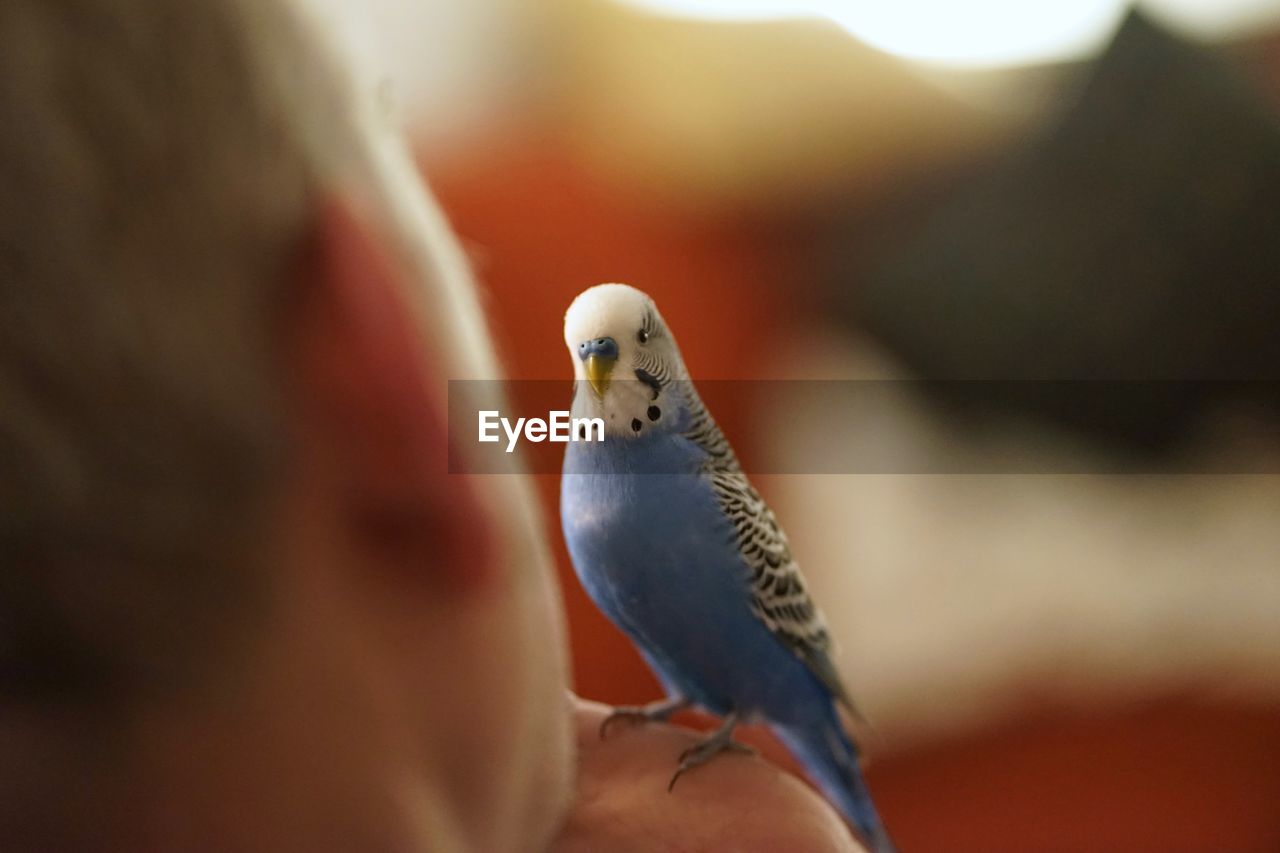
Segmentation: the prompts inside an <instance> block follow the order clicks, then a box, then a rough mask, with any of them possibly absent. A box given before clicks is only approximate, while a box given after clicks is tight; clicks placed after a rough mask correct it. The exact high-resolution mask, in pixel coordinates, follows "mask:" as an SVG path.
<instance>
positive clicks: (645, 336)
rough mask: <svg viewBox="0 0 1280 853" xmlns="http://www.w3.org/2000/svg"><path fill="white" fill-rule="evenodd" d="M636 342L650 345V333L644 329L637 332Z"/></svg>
mask: <svg viewBox="0 0 1280 853" xmlns="http://www.w3.org/2000/svg"><path fill="white" fill-rule="evenodd" d="M636 340H637V341H639V342H640V343H642V344H643V343H648V341H649V333H648V332H646V331H645V330H644V329H641V330H640V331H638V332H636Z"/></svg>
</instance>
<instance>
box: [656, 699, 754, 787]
mask: <svg viewBox="0 0 1280 853" xmlns="http://www.w3.org/2000/svg"><path fill="white" fill-rule="evenodd" d="M737 725H738V715H737V714H736V713H735V714H730V715H729V716H727V717H725V718H724V722H723V723H722V724H721V725H720V728H718V729H716V730H715V731H714V732H712V733H711V734H710V735H708V736H707V737H705V738H703V739H702V740H700V741H698V742H697V743H695V744H694V745H693V746H691V747H689V748H688V749H686V750H685V751H684V752H682V753H680V767H679V768H677V769H676V772H675V775H674V776H672V777H671V782H670V783H668V784H667V793H670V792H671V789H672V788H674V787H675V786H676V780H677V779H679V778H680V777H681V776H682V775H684V774H685V773H686V772H688V771H690V770H692V769H693V768H695V767H698V766H700V765H703V764H706V763H707V762H708V761H710V760H711V759H713V758H715V757H716V756H717V755H719V754H720V753H722V752H737V753H741V754H743V755H755V754H756V751H755V750H754V749H752V748H751V747H749V746H747V745H746V744H745V743H738V742H737V741H736V740H734V739H733V729H734V727H735V726H737Z"/></svg>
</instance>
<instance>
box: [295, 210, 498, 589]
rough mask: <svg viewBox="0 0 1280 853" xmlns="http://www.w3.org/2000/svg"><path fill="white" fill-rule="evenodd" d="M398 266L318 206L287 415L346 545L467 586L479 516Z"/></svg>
mask: <svg viewBox="0 0 1280 853" xmlns="http://www.w3.org/2000/svg"><path fill="white" fill-rule="evenodd" d="M401 275H402V273H401V270H400V267H399V265H398V264H397V263H396V259H395V257H394V255H392V254H391V253H390V252H389V251H388V250H387V248H386V244H385V242H384V241H380V240H379V239H377V235H376V232H375V231H373V230H372V229H371V228H370V227H369V225H368V224H366V222H364V221H363V220H361V218H360V217H359V216H358V215H357V214H356V212H355V210H354V209H353V208H352V207H351V206H350V205H349V204H348V203H346V202H344V201H342V200H341V199H332V198H331V199H327V200H325V201H324V202H322V203H321V204H320V205H318V207H317V209H316V213H315V218H314V221H313V225H312V233H311V234H310V239H309V240H308V241H307V248H306V250H305V252H304V255H303V258H302V262H301V264H300V265H299V268H298V273H297V276H298V280H297V282H296V286H297V290H298V298H297V299H296V300H295V301H293V303H292V309H291V311H290V314H291V316H288V317H286V318H284V322H285V325H286V327H287V328H289V330H290V332H289V335H288V337H289V340H290V341H291V344H292V346H291V347H290V350H291V353H290V362H291V367H292V371H291V372H292V373H293V374H294V377H293V379H294V381H293V385H294V388H293V397H294V406H293V418H294V421H295V426H296V427H297V428H298V429H299V431H300V432H301V433H302V435H301V436H300V438H301V440H302V441H303V442H304V443H305V444H306V445H307V451H308V452H307V456H308V458H310V459H311V460H312V462H313V463H314V464H320V465H322V466H323V467H324V468H325V469H326V471H327V478H328V482H330V483H331V484H332V485H333V491H334V495H333V497H334V499H335V503H336V505H337V511H338V514H339V516H340V520H341V521H342V523H344V524H345V525H347V526H348V530H349V532H351V533H352V534H354V536H355V542H356V544H357V545H358V546H359V547H361V548H367V549H368V550H369V554H370V556H372V557H375V558H376V559H377V560H378V561H379V562H381V563H383V564H385V565H387V566H390V567H392V568H393V569H394V570H395V571H403V570H405V569H408V570H409V573H410V576H411V577H415V578H424V579H427V580H429V581H432V582H434V581H443V582H445V583H446V584H448V585H450V586H454V587H457V586H459V585H462V586H463V587H469V586H471V585H472V584H473V583H474V582H475V581H476V580H477V578H479V577H480V576H481V575H482V574H484V566H485V565H486V563H487V560H488V556H489V555H488V554H487V553H486V551H487V549H486V548H485V542H486V536H485V533H486V531H485V530H484V517H485V516H484V513H483V512H482V511H481V509H480V507H479V506H478V504H477V501H476V499H475V496H474V494H473V492H472V490H471V488H469V483H468V482H467V480H466V478H464V477H460V476H451V475H450V474H449V472H448V434H447V429H446V426H445V424H446V422H447V419H446V417H445V413H444V411H443V409H444V406H445V401H444V399H443V395H442V394H440V393H439V389H442V388H443V387H444V386H445V381H444V378H443V377H440V376H438V375H435V373H434V371H433V369H432V365H431V363H430V362H429V360H428V347H427V346H426V344H425V341H424V339H423V336H422V333H421V331H420V330H419V328H418V326H417V325H416V323H415V322H414V317H413V313H412V307H411V306H410V304H409V302H408V299H407V294H406V293H405V291H404V283H403V282H402V280H401Z"/></svg>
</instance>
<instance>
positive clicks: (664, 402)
mask: <svg viewBox="0 0 1280 853" xmlns="http://www.w3.org/2000/svg"><path fill="white" fill-rule="evenodd" d="M564 342H565V346H567V347H568V348H569V357H570V358H571V359H572V361H573V373H574V378H575V379H577V380H578V383H577V385H578V390H577V391H576V394H575V398H574V414H575V415H579V416H587V417H602V418H604V421H605V431H606V433H613V434H617V435H631V436H636V435H641V434H644V433H646V432H650V431H652V430H654V429H659V428H662V427H664V426H668V425H670V424H671V423H673V422H674V415H675V414H676V412H675V411H674V409H675V405H676V403H677V401H676V400H675V399H674V395H675V391H676V387H677V386H678V385H679V384H681V383H682V381H683V380H686V379H687V378H688V375H687V373H686V372H685V367H684V361H683V360H682V359H681V357H680V349H679V348H678V347H677V346H676V342H675V338H673V337H672V335H671V332H670V330H669V329H668V328H667V324H666V322H665V321H664V320H663V319H662V315H661V314H659V313H658V307H657V306H656V305H654V303H653V300H652V299H650V298H649V296H648V295H647V294H645V293H644V292H642V291H640V290H637V289H636V288H634V287H631V286H630V285H626V284H598V285H596V286H595V287H592V288H588V289H587V290H584V291H583V292H582V293H580V294H579V295H578V298H577V299H575V300H573V304H572V305H570V306H569V310H568V311H566V312H565V315H564ZM584 384H585V386H586V388H585V389H583V387H582V386H583V385H584ZM584 390H585V392H586V393H584ZM668 409H670V411H668ZM664 418H665V420H664Z"/></svg>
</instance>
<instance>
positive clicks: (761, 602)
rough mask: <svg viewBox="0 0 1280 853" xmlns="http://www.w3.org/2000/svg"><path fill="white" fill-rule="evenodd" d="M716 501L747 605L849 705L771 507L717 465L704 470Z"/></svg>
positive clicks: (733, 471)
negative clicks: (743, 573)
mask: <svg viewBox="0 0 1280 853" xmlns="http://www.w3.org/2000/svg"><path fill="white" fill-rule="evenodd" d="M708 475H709V476H710V479H711V485H712V488H713V489H714V491H715V493H716V497H717V499H718V500H719V502H720V505H721V506H722V507H723V508H724V511H725V513H726V514H727V515H728V516H729V522H730V524H732V525H733V529H734V533H735V536H736V540H737V546H738V553H739V554H741V555H742V559H743V561H744V562H745V563H746V564H747V566H748V568H749V569H750V571H751V602H750V603H751V610H752V612H753V613H755V615H756V618H758V619H759V620H760V621H761V622H763V623H764V624H765V626H766V627H767V628H768V629H769V630H770V631H772V632H773V634H774V636H776V637H777V638H778V639H779V640H781V641H782V642H783V643H785V644H786V645H787V646H788V647H789V648H790V649H791V650H792V651H794V652H795V653H796V654H797V655H798V656H799V657H800V658H801V659H802V660H803V661H804V662H805V663H806V664H808V666H809V668H810V669H811V670H812V671H813V673H814V674H815V675H817V676H818V678H819V679H820V680H821V681H822V683H823V684H825V685H826V686H827V689H829V690H830V691H831V692H832V693H833V694H834V695H835V696H836V697H838V698H839V699H840V700H841V701H842V702H844V703H845V705H847V706H848V707H849V709H850V710H853V702H852V701H851V700H850V699H849V695H848V692H847V691H846V690H845V688H844V685H843V683H841V681H840V676H839V674H837V672H836V670H835V666H834V665H833V664H832V662H831V655H832V642H831V635H830V633H829V632H828V631H827V625H826V620H825V619H824V618H823V616H822V611H821V610H819V609H818V606H817V605H816V604H814V602H813V599H812V598H811V597H810V595H809V590H808V588H807V587H806V586H805V582H804V575H802V574H801V573H800V564H799V563H797V562H796V561H795V558H794V557H792V556H791V547H790V546H789V545H788V544H787V536H786V534H785V533H783V532H782V528H781V527H780V526H779V525H778V520H777V519H776V518H775V517H774V515H773V510H771V509H769V505H768V504H766V503H765V502H764V499H763V498H761V497H760V493H759V492H757V491H756V490H755V487H753V486H752V485H751V483H750V482H749V481H748V480H747V477H746V475H745V474H744V473H743V472H742V470H741V469H740V468H739V467H738V466H737V464H736V463H735V464H733V465H732V466H724V465H717V466H715V467H713V468H711V469H709V471H708Z"/></svg>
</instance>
